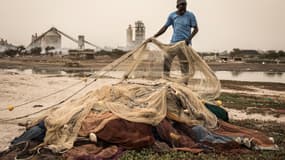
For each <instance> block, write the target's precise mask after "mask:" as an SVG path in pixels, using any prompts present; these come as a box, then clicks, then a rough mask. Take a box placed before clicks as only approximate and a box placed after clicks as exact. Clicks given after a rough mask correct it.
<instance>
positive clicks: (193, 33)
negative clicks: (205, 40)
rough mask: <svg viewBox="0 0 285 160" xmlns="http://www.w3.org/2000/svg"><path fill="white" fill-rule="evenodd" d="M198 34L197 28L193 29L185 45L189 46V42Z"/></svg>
mask: <svg viewBox="0 0 285 160" xmlns="http://www.w3.org/2000/svg"><path fill="white" fill-rule="evenodd" d="M198 32H199V27H198V26H196V27H194V30H193V32H192V33H191V36H190V37H189V38H188V39H187V40H186V43H187V45H188V44H189V42H191V41H192V39H193V38H194V37H195V35H196V34H197V33H198Z"/></svg>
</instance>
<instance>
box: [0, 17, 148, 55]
mask: <svg viewBox="0 0 285 160" xmlns="http://www.w3.org/2000/svg"><path fill="white" fill-rule="evenodd" d="M145 30H146V29H145V25H144V23H143V22H142V21H136V22H135V25H134V27H132V25H129V27H128V28H127V30H126V39H127V42H126V46H124V47H118V48H117V49H119V50H124V51H128V50H132V49H134V48H135V47H136V46H138V45H139V44H141V43H142V42H143V41H144V40H145ZM62 38H67V39H68V40H70V41H72V42H74V43H75V44H76V45H77V49H65V48H63V47H62ZM87 45H88V46H89V48H87ZM35 48H38V49H39V50H40V51H41V54H47V52H49V53H54V54H63V55H64V54H68V55H73V56H76V57H82V56H83V57H89V58H92V57H94V54H95V52H97V51H100V50H105V48H106V47H105V48H101V47H99V46H97V45H95V44H93V43H91V42H89V41H87V40H86V39H85V36H84V35H78V36H77V38H74V37H72V36H70V35H69V34H66V33H65V32H63V31H61V30H59V29H57V28H55V27H51V28H50V29H49V30H47V31H46V32H44V33H42V34H40V35H38V34H37V33H35V34H33V35H32V37H31V42H30V44H29V45H28V46H27V47H25V50H26V51H27V52H28V53H29V52H31V50H33V49H35ZM13 49H14V50H16V49H17V47H16V46H13V45H12V44H9V43H8V42H7V40H4V39H1V41H0V52H4V51H5V50H13ZM110 50H113V49H110V48H108V49H107V51H110Z"/></svg>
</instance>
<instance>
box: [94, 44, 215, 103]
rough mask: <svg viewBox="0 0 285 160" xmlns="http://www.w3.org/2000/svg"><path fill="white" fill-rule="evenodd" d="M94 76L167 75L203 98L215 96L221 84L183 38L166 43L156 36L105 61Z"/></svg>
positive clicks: (149, 78) (146, 78) (150, 78)
mask: <svg viewBox="0 0 285 160" xmlns="http://www.w3.org/2000/svg"><path fill="white" fill-rule="evenodd" d="M96 76H97V77H100V78H102V77H108V78H118V79H122V80H125V81H132V82H137V81H140V82H141V81H143V82H146V81H152V82H153V81H157V80H159V79H166V80H169V81H172V82H178V83H181V84H184V85H186V86H187V87H189V88H190V89H191V90H192V91H193V92H195V93H197V94H198V96H199V97H200V98H202V99H205V100H212V99H214V98H217V97H218V96H219V94H220V88H221V85H220V81H219V80H218V78H217V77H216V75H215V74H214V72H213V71H212V70H211V69H210V68H209V66H208V65H207V64H206V63H205V62H204V60H203V59H202V58H201V57H200V56H199V55H198V53H197V52H196V51H195V50H194V49H193V48H192V47H190V46H187V45H186V44H185V43H184V42H179V43H176V44H169V45H166V44H163V43H161V42H159V41H158V40H156V39H150V40H148V41H146V42H145V43H143V44H142V45H140V46H139V47H138V48H136V49H135V50H133V51H131V52H129V53H127V54H125V55H124V56H122V57H121V58H119V59H117V60H116V61H114V62H113V63H111V64H109V65H107V66H106V67H104V68H103V69H102V70H101V71H99V72H98V73H97V74H96Z"/></svg>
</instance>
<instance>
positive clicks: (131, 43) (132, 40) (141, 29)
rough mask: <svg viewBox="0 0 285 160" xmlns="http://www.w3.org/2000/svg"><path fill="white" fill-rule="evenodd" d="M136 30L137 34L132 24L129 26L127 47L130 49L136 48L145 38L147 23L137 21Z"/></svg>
mask: <svg viewBox="0 0 285 160" xmlns="http://www.w3.org/2000/svg"><path fill="white" fill-rule="evenodd" d="M134 30H135V34H133V27H132V25H129V27H128V28H127V49H129V50H131V49H133V48H135V47H136V46H138V45H139V44H141V43H142V42H143V41H144V40H145V25H144V23H143V22H142V21H136V22H135V27H134ZM133 35H134V37H133Z"/></svg>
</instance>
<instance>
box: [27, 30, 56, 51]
mask: <svg viewBox="0 0 285 160" xmlns="http://www.w3.org/2000/svg"><path fill="white" fill-rule="evenodd" d="M36 47H40V48H42V50H45V49H46V48H47V47H52V48H54V49H57V50H58V49H61V35H60V34H59V33H58V32H57V30H56V28H51V29H50V30H48V31H47V32H46V33H44V34H43V35H41V37H40V38H39V37H38V35H37V33H36V34H35V35H32V43H31V45H30V48H36Z"/></svg>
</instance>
